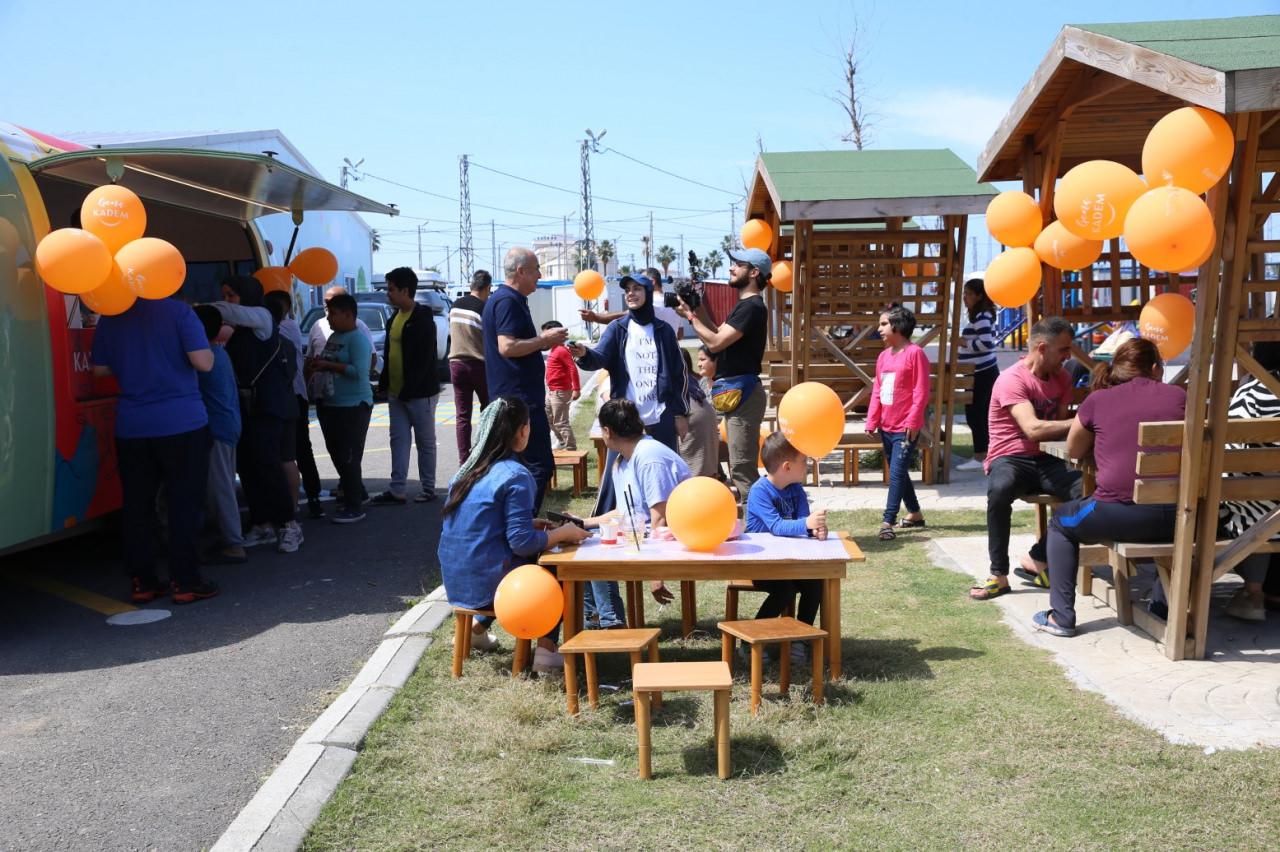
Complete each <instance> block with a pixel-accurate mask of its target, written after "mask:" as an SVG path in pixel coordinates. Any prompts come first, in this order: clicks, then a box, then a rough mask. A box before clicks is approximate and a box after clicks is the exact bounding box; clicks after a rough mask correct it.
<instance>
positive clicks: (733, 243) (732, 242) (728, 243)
mask: <svg viewBox="0 0 1280 852" xmlns="http://www.w3.org/2000/svg"><path fill="white" fill-rule="evenodd" d="M737 247H738V238H737V237H735V236H734V235H733V234H725V237H724V239H723V240H721V241H720V251H722V252H724V253H725V254H728V253H729V252H731V251H733V250H734V249H736V248H737Z"/></svg>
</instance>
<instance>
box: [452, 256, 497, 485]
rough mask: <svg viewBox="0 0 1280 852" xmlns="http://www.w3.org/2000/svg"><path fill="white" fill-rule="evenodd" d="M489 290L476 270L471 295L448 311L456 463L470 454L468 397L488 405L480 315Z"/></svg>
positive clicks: (490, 280) (484, 276) (484, 277)
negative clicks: (455, 413) (474, 397)
mask: <svg viewBox="0 0 1280 852" xmlns="http://www.w3.org/2000/svg"><path fill="white" fill-rule="evenodd" d="M492 287H493V276H491V275H490V274H489V273H488V272H486V271H485V270H483V269H478V270H476V273H475V274H474V275H472V276H471V292H470V293H468V294H467V295H465V296H463V297H462V298H461V299H459V300H458V301H456V302H454V303H453V309H452V310H450V311H449V381H450V383H451V384H452V385H453V404H454V408H455V409H456V410H457V415H456V421H455V425H454V430H455V431H456V433H457V438H458V462H459V464H461V463H462V462H464V461H466V458H467V456H469V455H471V395H472V394H473V393H474V394H475V395H476V396H477V397H479V398H480V407H481V408H484V407H485V406H486V405H488V404H489V386H488V383H487V381H486V380H485V374H484V336H483V334H482V331H481V329H482V325H481V316H482V314H483V313H484V303H485V302H486V301H488V299H489V293H490V291H491V289H492Z"/></svg>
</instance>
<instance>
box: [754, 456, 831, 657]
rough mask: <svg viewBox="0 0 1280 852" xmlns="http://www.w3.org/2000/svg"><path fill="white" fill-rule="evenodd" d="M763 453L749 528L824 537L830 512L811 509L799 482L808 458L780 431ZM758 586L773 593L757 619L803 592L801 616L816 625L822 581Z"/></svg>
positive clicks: (782, 608)
mask: <svg viewBox="0 0 1280 852" xmlns="http://www.w3.org/2000/svg"><path fill="white" fill-rule="evenodd" d="M760 455H761V457H762V459H763V461H764V469H765V472H766V474H767V475H766V476H765V477H764V478H763V479H757V480H756V482H755V484H754V485H752V486H751V491H750V493H749V494H748V495H747V532H749V533H771V534H772V535H776V536H787V537H790V538H804V537H805V536H808V537H810V538H816V539H819V540H825V539H826V537H827V512H826V510H825V509H819V510H818V511H816V512H814V513H812V514H810V513H809V499H808V498H807V497H806V496H805V493H804V488H803V487H802V486H801V484H800V483H802V482H804V477H805V471H806V470H807V469H808V466H809V459H808V458H806V457H805V455H804V453H802V452H800V451H799V450H797V449H796V448H795V447H793V446H791V444H790V443H789V442H788V441H787V439H786V436H784V435H783V434H782V433H781V432H774V433H773V434H771V435H770V436H769V437H768V438H766V439H765V442H764V448H763V449H762V450H761V451H760ZM756 586H757V587H759V588H761V589H764V590H766V591H768V593H769V596H768V597H766V598H765V599H764V603H763V604H761V605H760V611H759V612H757V613H756V618H777V617H778V616H780V615H782V613H783V612H785V611H786V609H787V604H789V603H791V602H793V601H795V598H796V594H797V593H799V595H800V605H799V607H797V609H796V618H798V619H799V620H800V621H803V622H804V623H805V624H813V623H814V621H815V620H816V619H817V617H818V607H819V606H821V604H822V581H821V580H756ZM793 647H794V648H800V647H801V646H800V645H799V644H797V645H794V646H793Z"/></svg>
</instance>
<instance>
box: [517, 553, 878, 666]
mask: <svg viewBox="0 0 1280 852" xmlns="http://www.w3.org/2000/svg"><path fill="white" fill-rule="evenodd" d="M865 561H866V556H864V555H863V553H862V549H861V548H860V547H858V545H857V543H856V542H855V541H854V540H853V539H851V538H850V537H849V535H848V533H843V532H833V533H832V534H831V536H830V537H828V538H827V540H826V541H818V540H816V539H811V538H780V537H777V536H772V535H769V534H768V533H748V534H745V535H743V536H742V537H741V538H738V539H735V540H733V541H727V542H725V543H724V544H722V545H720V546H719V547H718V548H716V549H715V550H714V551H712V552H710V553H699V552H696V551H692V550H688V549H687V548H685V546H684V545H682V544H680V543H679V542H676V541H654V540H652V539H642V540H641V541H640V549H639V551H637V550H636V548H635V545H634V543H632V542H626V543H619V544H617V545H609V546H606V545H603V544H601V543H600V540H599V539H597V538H591V539H588V540H586V541H584V542H583V543H582V544H580V545H576V546H572V547H564V548H557V549H553V550H551V551H548V552H546V553H544V554H543V555H542V558H541V559H540V560H539V564H540V565H542V566H544V567H547V568H551V569H552V570H554V571H555V572H556V576H557V578H558V579H559V580H560V585H561V587H562V588H563V590H564V604H565V606H564V626H563V630H564V639H566V640H567V639H571V638H572V637H573V636H574V635H575V634H576V633H578V631H579V630H581V629H582V623H581V620H582V586H583V583H585V582H587V581H590V580H618V581H622V582H638V581H642V580H672V581H676V580H679V581H694V580H734V579H738V578H742V577H745V578H748V579H752V580H823V581H824V583H825V586H824V588H823V593H822V610H821V616H822V628H823V629H824V630H826V631H827V634H828V636H827V663H828V666H829V670H830V677H831V679H835V678H836V677H837V676H838V675H839V673H840V665H841V659H840V581H841V580H843V579H844V577H845V573H846V565H847V564H848V563H849V562H865ZM565 677H566V679H570V678H571V679H572V680H573V683H566V688H571V690H572V691H576V689H577V672H576V670H575V669H574V668H573V667H568V666H566V667H565Z"/></svg>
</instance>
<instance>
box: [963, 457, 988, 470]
mask: <svg viewBox="0 0 1280 852" xmlns="http://www.w3.org/2000/svg"><path fill="white" fill-rule="evenodd" d="M984 467H986V465H985V464H984V463H983V462H980V461H978V460H977V459H969V460H968V461H967V462H964V463H963V464H958V465H956V470H982V469H983V468H984Z"/></svg>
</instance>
